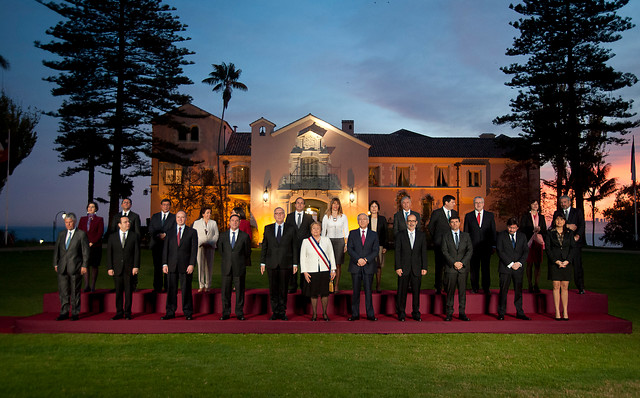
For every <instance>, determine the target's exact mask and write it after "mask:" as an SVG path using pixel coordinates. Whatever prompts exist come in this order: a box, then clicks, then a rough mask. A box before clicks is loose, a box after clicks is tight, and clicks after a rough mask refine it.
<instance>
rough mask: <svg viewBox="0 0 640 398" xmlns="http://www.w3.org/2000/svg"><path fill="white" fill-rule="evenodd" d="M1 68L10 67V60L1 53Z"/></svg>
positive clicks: (6, 68)
mask: <svg viewBox="0 0 640 398" xmlns="http://www.w3.org/2000/svg"><path fill="white" fill-rule="evenodd" d="M0 69H5V70H8V69H9V61H7V59H6V58H5V57H3V56H2V55H0Z"/></svg>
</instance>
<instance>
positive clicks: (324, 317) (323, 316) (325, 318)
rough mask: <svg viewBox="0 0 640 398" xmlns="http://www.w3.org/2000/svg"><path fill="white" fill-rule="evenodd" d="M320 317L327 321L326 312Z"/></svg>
mask: <svg viewBox="0 0 640 398" xmlns="http://www.w3.org/2000/svg"><path fill="white" fill-rule="evenodd" d="M322 318H323V319H324V320H325V322H329V317H328V316H327V314H323V315H322Z"/></svg>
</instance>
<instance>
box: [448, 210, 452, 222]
mask: <svg viewBox="0 0 640 398" xmlns="http://www.w3.org/2000/svg"><path fill="white" fill-rule="evenodd" d="M450 219H451V210H447V220H450Z"/></svg>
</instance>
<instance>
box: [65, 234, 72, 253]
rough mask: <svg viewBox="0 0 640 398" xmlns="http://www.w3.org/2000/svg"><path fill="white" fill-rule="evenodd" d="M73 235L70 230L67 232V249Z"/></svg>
mask: <svg viewBox="0 0 640 398" xmlns="http://www.w3.org/2000/svg"><path fill="white" fill-rule="evenodd" d="M71 236H73V235H72V234H71V232H69V233H68V234H67V242H66V243H65V244H64V249H65V250H67V249H68V248H69V243H71Z"/></svg>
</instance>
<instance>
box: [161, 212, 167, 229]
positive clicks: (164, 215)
mask: <svg viewBox="0 0 640 398" xmlns="http://www.w3.org/2000/svg"><path fill="white" fill-rule="evenodd" d="M165 221H167V215H166V214H163V215H162V226H163V227H164V222H165Z"/></svg>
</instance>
